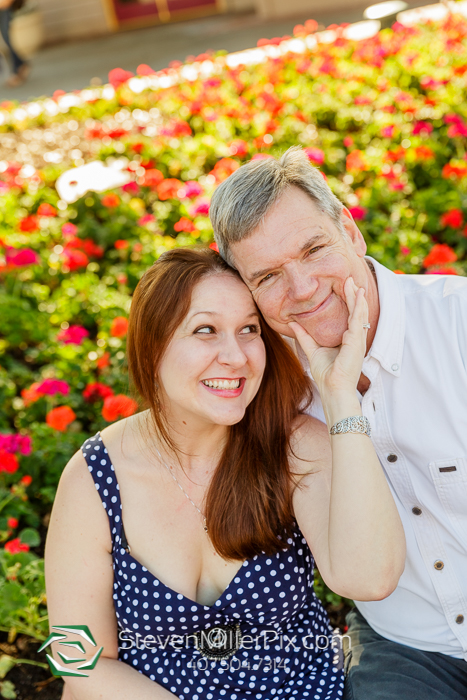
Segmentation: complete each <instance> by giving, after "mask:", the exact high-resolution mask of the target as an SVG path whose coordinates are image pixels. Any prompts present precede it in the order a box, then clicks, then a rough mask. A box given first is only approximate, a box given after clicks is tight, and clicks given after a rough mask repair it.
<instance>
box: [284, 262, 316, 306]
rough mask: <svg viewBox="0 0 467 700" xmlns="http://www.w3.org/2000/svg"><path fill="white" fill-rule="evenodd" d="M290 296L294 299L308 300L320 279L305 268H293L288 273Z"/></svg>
mask: <svg viewBox="0 0 467 700" xmlns="http://www.w3.org/2000/svg"><path fill="white" fill-rule="evenodd" d="M287 282H288V290H287V291H288V296H289V297H290V298H291V299H293V300H294V301H308V299H311V297H312V296H313V294H314V293H315V291H316V289H317V288H318V280H317V279H316V277H313V276H312V275H310V274H309V273H308V274H307V273H306V272H305V271H304V270H292V271H289V274H288V275H287Z"/></svg>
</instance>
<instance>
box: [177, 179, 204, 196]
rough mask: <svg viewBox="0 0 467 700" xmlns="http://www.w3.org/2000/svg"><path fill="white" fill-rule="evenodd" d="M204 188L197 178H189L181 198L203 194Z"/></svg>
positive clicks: (182, 190)
mask: <svg viewBox="0 0 467 700" xmlns="http://www.w3.org/2000/svg"><path fill="white" fill-rule="evenodd" d="M203 192H204V190H203V188H202V187H201V185H200V184H199V182H197V181H196V180H188V182H185V184H184V186H183V187H182V189H181V193H180V199H185V198H187V199H193V198H194V197H199V195H200V194H203Z"/></svg>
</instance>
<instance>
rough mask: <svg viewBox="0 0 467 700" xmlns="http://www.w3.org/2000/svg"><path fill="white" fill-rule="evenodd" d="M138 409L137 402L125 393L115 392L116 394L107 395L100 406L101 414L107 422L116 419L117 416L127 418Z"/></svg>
mask: <svg viewBox="0 0 467 700" xmlns="http://www.w3.org/2000/svg"><path fill="white" fill-rule="evenodd" d="M137 410H138V404H137V403H136V401H133V399H130V397H129V396H125V394H117V395H116V396H108V397H107V398H106V399H105V400H104V406H103V408H102V416H103V418H105V420H106V421H108V422H109V423H110V422H112V421H114V420H117V418H120V417H121V418H128V416H132V415H133V413H135V412H136V411H137Z"/></svg>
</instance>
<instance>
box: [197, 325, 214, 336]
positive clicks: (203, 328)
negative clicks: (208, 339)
mask: <svg viewBox="0 0 467 700" xmlns="http://www.w3.org/2000/svg"><path fill="white" fill-rule="evenodd" d="M195 333H205V334H206V335H210V334H212V333H214V328H213V327H212V326H201V328H197V329H196V330H195Z"/></svg>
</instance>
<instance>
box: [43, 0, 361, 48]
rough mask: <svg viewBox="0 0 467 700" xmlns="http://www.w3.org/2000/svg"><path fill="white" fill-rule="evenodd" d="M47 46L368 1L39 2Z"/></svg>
mask: <svg viewBox="0 0 467 700" xmlns="http://www.w3.org/2000/svg"><path fill="white" fill-rule="evenodd" d="M36 3H37V4H38V5H39V8H40V10H41V12H42V16H43V22H44V32H45V41H46V43H56V42H61V41H65V40H67V39H78V38H90V37H93V36H99V35H103V34H108V33H109V32H115V31H120V30H124V29H134V28H137V27H142V26H149V25H151V24H160V23H163V22H172V21H177V20H180V19H191V18H195V17H203V16H208V15H213V14H217V13H220V12H230V13H232V12H253V11H254V12H256V13H257V14H258V15H259V16H260V17H262V18H264V19H266V18H275V17H284V16H293V15H294V14H297V15H298V14H302V15H303V13H305V14H306V13H308V12H309V13H310V15H309V16H310V17H312V16H313V13H316V12H320V11H321V12H322V11H323V5H324V6H325V9H326V11H332V10H343V9H346V10H349V9H352V8H360V7H365V6H366V5H367V4H368V2H367V1H366V0H326V2H325V3H323V0H286V1H284V0H78V1H77V0H36Z"/></svg>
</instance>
